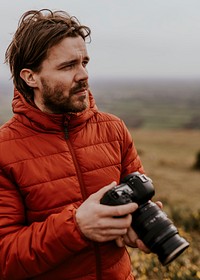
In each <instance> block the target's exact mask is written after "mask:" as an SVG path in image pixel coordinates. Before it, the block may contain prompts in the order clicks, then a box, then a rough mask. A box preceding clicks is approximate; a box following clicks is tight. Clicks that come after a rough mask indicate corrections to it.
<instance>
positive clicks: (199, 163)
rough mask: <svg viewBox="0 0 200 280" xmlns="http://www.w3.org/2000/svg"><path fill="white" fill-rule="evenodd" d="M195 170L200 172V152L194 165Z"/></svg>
mask: <svg viewBox="0 0 200 280" xmlns="http://www.w3.org/2000/svg"><path fill="white" fill-rule="evenodd" d="M194 169H197V170H200V151H199V152H198V153H197V155H196V162H195V164H194Z"/></svg>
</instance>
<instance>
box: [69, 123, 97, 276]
mask: <svg viewBox="0 0 200 280" xmlns="http://www.w3.org/2000/svg"><path fill="white" fill-rule="evenodd" d="M64 134H65V139H66V142H67V145H68V148H69V151H70V153H71V155H72V159H73V162H74V166H75V169H76V173H77V177H78V181H79V184H80V189H81V194H82V197H83V200H86V199H87V196H86V192H85V188H84V183H83V178H82V174H81V171H80V168H79V164H78V162H77V159H76V155H75V153H74V149H73V147H72V144H71V141H70V139H69V131H68V128H67V126H66V125H65V126H64ZM93 246H94V247H93V248H94V253H95V258H96V280H101V279H102V273H101V257H100V251H99V245H98V243H97V242H93Z"/></svg>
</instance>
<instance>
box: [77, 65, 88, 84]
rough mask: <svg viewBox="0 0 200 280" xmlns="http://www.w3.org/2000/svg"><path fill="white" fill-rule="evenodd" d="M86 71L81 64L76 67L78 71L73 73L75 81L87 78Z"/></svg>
mask: <svg viewBox="0 0 200 280" xmlns="http://www.w3.org/2000/svg"><path fill="white" fill-rule="evenodd" d="M88 77H89V76H88V71H87V69H86V67H84V66H83V65H80V67H79V68H78V71H77V73H76V75H75V81H76V82H78V81H81V80H88Z"/></svg>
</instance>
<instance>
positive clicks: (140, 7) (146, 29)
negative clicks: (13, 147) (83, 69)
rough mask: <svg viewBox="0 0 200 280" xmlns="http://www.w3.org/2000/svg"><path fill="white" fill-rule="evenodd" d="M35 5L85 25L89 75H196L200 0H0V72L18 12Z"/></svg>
mask: <svg viewBox="0 0 200 280" xmlns="http://www.w3.org/2000/svg"><path fill="white" fill-rule="evenodd" d="M41 8H49V9H53V10H66V11H68V12H69V13H70V14H71V15H75V16H76V17H77V18H78V19H79V20H80V21H81V23H82V24H85V25H88V26H89V27H90V28H91V30H92V42H91V44H90V45H88V51H89V55H90V57H91V62H90V65H89V73H90V76H91V78H98V77H116V78H117V79H120V78H122V79H123V78H126V77H127V78H138V77H149V78H151V77H153V78H157V77H161V78H167V77H173V78H176V77H178V78H180V77H184V78H200V0H99V1H98V0H15V1H13V0H4V1H3V0H1V2H0V33H1V44H0V78H2V77H3V78H4V79H5V78H7V77H8V73H9V70H8V67H7V66H6V67H5V65H3V62H4V53H5V50H6V47H7V46H8V44H9V42H10V40H11V38H12V34H13V32H14V31H15V30H16V27H17V23H18V20H19V18H20V16H21V15H22V14H23V13H24V12H25V11H27V10H31V9H41Z"/></svg>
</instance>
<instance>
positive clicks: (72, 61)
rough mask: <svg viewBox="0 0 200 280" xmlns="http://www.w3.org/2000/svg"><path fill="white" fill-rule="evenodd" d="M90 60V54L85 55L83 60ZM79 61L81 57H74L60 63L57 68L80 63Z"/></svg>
mask: <svg viewBox="0 0 200 280" xmlns="http://www.w3.org/2000/svg"><path fill="white" fill-rule="evenodd" d="M89 60H90V58H89V56H85V57H84V58H83V61H87V62H89ZM79 61H80V59H72V60H69V61H64V62H62V63H60V64H59V65H57V68H58V69H60V68H62V67H65V66H69V65H71V64H76V63H78V62H79Z"/></svg>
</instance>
